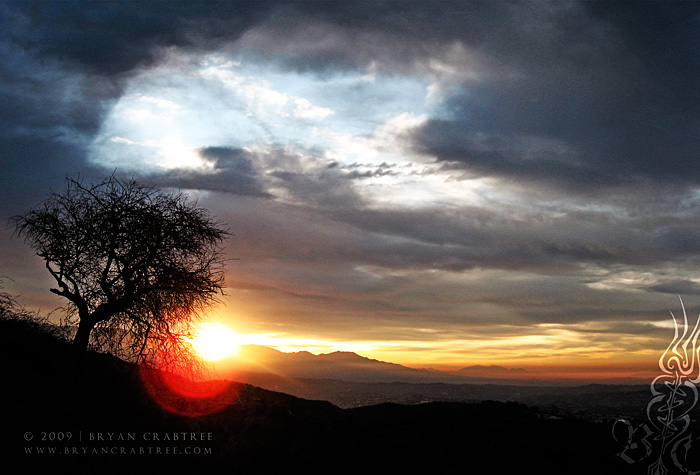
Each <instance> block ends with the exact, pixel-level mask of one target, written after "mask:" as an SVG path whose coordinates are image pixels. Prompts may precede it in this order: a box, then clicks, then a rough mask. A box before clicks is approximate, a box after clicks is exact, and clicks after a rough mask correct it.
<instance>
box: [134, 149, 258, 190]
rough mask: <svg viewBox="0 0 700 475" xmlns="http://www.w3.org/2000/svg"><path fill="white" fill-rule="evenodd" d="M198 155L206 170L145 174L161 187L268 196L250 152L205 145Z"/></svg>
mask: <svg viewBox="0 0 700 475" xmlns="http://www.w3.org/2000/svg"><path fill="white" fill-rule="evenodd" d="M198 154H199V156H200V157H201V158H202V159H203V160H204V161H205V162H206V163H208V164H209V165H210V167H211V168H209V167H207V168H206V169H205V170H198V169H175V170H172V171H168V172H164V173H159V174H156V175H151V176H150V177H149V175H146V177H148V178H150V180H152V181H154V182H155V183H156V184H158V186H161V187H176V188H185V189H194V190H209V191H221V192H226V193H230V194H233V195H245V196H258V197H270V196H271V195H270V194H269V193H267V192H266V191H265V190H264V188H263V186H262V184H261V183H260V180H259V179H258V176H257V172H256V171H255V169H254V168H253V166H252V164H251V158H250V154H249V152H247V151H245V150H242V149H237V148H227V147H206V148H202V149H200V150H199V151H198Z"/></svg>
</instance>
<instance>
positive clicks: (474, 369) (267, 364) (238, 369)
mask: <svg viewBox="0 0 700 475" xmlns="http://www.w3.org/2000/svg"><path fill="white" fill-rule="evenodd" d="M214 367H215V369H216V374H217V375H218V376H220V377H224V378H228V379H233V380H237V377H238V376H239V375H240V374H241V373H266V374H272V375H277V376H281V377H285V378H311V379H334V380H340V381H348V382H357V383H371V382H375V383H377V382H386V383H391V382H404V383H439V382H442V383H452V384H459V383H483V382H492V383H513V382H518V381H519V382H522V380H523V379H525V378H527V377H528V375H529V373H528V372H527V371H525V370H524V369H520V368H516V369H508V368H504V367H502V366H493V365H492V366H479V365H477V366H468V367H465V368H461V369H459V370H456V371H451V372H447V371H438V370H435V369H417V368H409V367H407V366H403V365H400V364H396V363H388V362H385V361H379V360H375V359H371V358H367V357H364V356H360V355H358V354H357V353H353V352H347V351H336V352H333V353H325V354H319V355H314V354H312V353H310V352H308V351H298V352H293V353H285V352H282V351H278V350H275V349H273V348H269V347H265V346H259V345H243V346H241V347H240V349H239V352H238V355H236V356H232V357H229V358H226V359H224V360H220V361H218V362H216V363H215V365H214Z"/></svg>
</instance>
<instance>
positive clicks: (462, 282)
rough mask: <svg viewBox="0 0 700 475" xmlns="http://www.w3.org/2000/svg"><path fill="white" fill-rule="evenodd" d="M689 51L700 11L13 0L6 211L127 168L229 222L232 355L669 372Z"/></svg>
mask: <svg viewBox="0 0 700 475" xmlns="http://www.w3.org/2000/svg"><path fill="white" fill-rule="evenodd" d="M698 51H700V4H698V3H696V2H653V1H647V2H624V1H616V2H607V1H605V2H595V1H587V2H577V1H547V2H535V1H526V2H525V1H524V2H506V1H483V2H480V1H454V2H453V1H431V2H424V1H415V2H412V1H410V0H409V1H401V2H389V1H352V2H335V1H332V2H320V1H291V2H284V1H273V2H265V1H254V2H244V1H237V2H192V1H188V2H148V1H142V2H138V3H134V2H119V1H112V2H100V1H90V2H87V1H84V2H80V1H78V2H70V1H62V2H50V1H43V2H33V1H20V2H12V1H2V2H0V116H1V117H2V121H0V160H1V163H2V173H1V174H0V203H1V204H0V219H2V220H4V221H5V222H7V220H8V219H9V218H10V217H11V216H13V215H16V214H19V213H23V212H25V211H27V210H28V209H30V208H31V207H32V206H35V205H36V204H38V203H39V202H40V201H41V200H42V199H44V198H45V197H46V195H47V194H48V193H49V191H50V190H55V191H60V190H62V189H63V188H64V187H65V178H66V177H76V176H81V177H84V179H85V180H87V181H91V182H98V181H100V180H102V179H103V178H105V177H106V176H108V175H110V174H112V173H115V174H116V175H117V176H119V177H125V178H135V179H136V180H138V181H140V182H142V183H144V184H148V185H152V186H157V187H159V188H161V189H163V190H166V191H172V190H182V191H184V192H185V193H187V194H188V195H189V196H191V197H192V198H193V199H196V200H197V201H198V203H199V204H200V205H201V206H203V207H205V208H207V209H208V210H210V212H211V213H212V214H213V215H214V216H216V217H217V218H218V219H220V220H221V221H223V222H224V223H226V226H227V227H228V228H229V229H230V230H231V232H232V233H233V234H234V235H233V237H232V238H231V239H230V240H229V241H228V243H227V247H226V251H225V252H226V255H227V256H228V257H230V258H231V261H230V262H229V263H228V266H227V275H226V286H227V289H226V296H225V297H224V298H223V300H222V302H221V304H220V305H219V306H217V307H216V308H215V309H213V310H212V312H211V314H210V315H208V316H207V318H209V319H211V320H212V321H215V322H221V323H225V324H226V325H229V326H230V327H231V328H233V329H235V331H236V332H238V333H239V334H240V335H239V336H240V337H241V339H242V340H241V341H245V342H250V343H259V344H266V345H269V346H273V347H276V348H279V349H283V350H285V351H298V350H309V351H312V352H315V353H319V352H330V351H335V350H343V351H355V352H357V353H359V354H361V355H363V356H367V357H371V358H376V359H381V360H384V361H391V362H395V363H401V364H406V365H409V366H411V365H412V366H422V367H428V366H431V367H447V366H454V367H459V366H466V365H470V364H500V365H503V366H507V367H521V368H534V367H551V368H559V369H561V368H564V369H565V370H566V371H573V372H575V371H584V370H585V369H586V368H589V369H590V368H603V371H605V370H607V371H610V372H616V374H617V373H619V372H620V371H622V372H623V373H624V372H626V373H625V374H628V375H631V374H633V373H634V372H635V371H642V370H643V371H651V372H654V371H655V368H657V366H656V364H657V363H656V362H657V360H658V358H659V356H660V355H661V352H662V351H663V350H664V349H665V348H666V346H667V345H668V344H669V343H670V342H671V339H672V338H673V320H672V317H671V312H673V313H674V315H676V316H677V317H680V316H682V307H681V301H680V299H679V297H680V298H682V300H683V303H684V304H685V307H686V308H687V310H688V315H689V318H690V320H691V321H692V322H694V320H695V318H697V315H698V312H699V311H700V226H699V223H700V206H699V205H700V160H699V158H700V157H699V156H698V155H699V151H700V146H699V145H700V143H699V142H700V128H699V126H700V94H698V91H700V84H699V83H700V56H699V55H698V54H697V52H698ZM0 243H1V244H0V245H1V246H2V254H1V255H0V275H2V276H3V277H4V279H3V286H4V290H5V291H8V292H10V293H12V294H16V295H19V301H20V302H21V303H23V304H25V305H28V306H29V307H31V308H35V309H40V310H41V311H43V312H48V311H50V310H52V309H54V308H55V307H58V306H60V305H62V302H61V301H60V299H58V298H57V297H56V296H54V295H53V294H50V293H49V292H48V288H49V287H50V286H51V281H50V276H49V275H48V273H46V271H45V269H44V268H43V264H42V262H41V260H40V259H39V258H38V257H36V256H34V255H33V254H32V251H31V250H30V249H29V248H28V247H27V246H26V245H25V244H24V243H23V242H22V241H21V240H20V239H18V238H16V237H14V236H13V230H12V228H11V226H7V227H2V230H1V232H0Z"/></svg>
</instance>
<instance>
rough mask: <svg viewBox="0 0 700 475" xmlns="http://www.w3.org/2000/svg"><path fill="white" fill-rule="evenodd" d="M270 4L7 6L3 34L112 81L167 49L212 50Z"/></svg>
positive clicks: (38, 3) (261, 15)
mask: <svg viewBox="0 0 700 475" xmlns="http://www.w3.org/2000/svg"><path fill="white" fill-rule="evenodd" d="M273 5H274V2H264V1H263V2H256V1H236V2H204V1H169V2H160V1H144V2H138V4H135V3H134V2H130V1H110V2H84V1H62V2H45V1H25V2H8V4H7V5H6V7H5V8H4V9H3V10H4V15H5V16H10V17H13V18H12V20H11V23H10V25H11V26H10V28H9V29H8V31H7V33H8V34H9V35H8V36H9V37H10V38H12V39H13V40H14V41H16V42H18V43H19V44H21V45H22V46H24V47H25V48H27V49H31V50H34V51H37V52H38V53H39V54H41V55H43V56H47V57H52V58H58V59H60V60H63V61H67V62H70V63H72V64H73V65H74V66H75V67H79V68H84V70H85V71H86V72H87V73H90V74H104V75H107V76H114V75H119V74H123V73H129V72H130V71H132V70H133V69H135V68H138V67H146V66H148V65H150V64H152V63H153V62H154V61H157V60H158V59H159V58H160V54H161V53H162V49H164V48H169V47H185V48H187V47H195V46H197V47H214V46H216V44H218V43H220V42H221V41H233V40H235V39H236V38H237V37H238V36H239V35H240V34H242V33H243V32H244V31H245V30H246V28H248V27H249V26H250V25H252V24H254V23H255V22H256V21H259V20H260V19H261V18H264V16H265V15H266V12H267V11H268V10H269V9H270V8H271V7H272V6H273Z"/></svg>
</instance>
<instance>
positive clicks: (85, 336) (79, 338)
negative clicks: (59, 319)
mask: <svg viewBox="0 0 700 475" xmlns="http://www.w3.org/2000/svg"><path fill="white" fill-rule="evenodd" d="M94 326H95V324H94V323H93V322H91V321H90V320H89V319H88V318H81V319H80V323H79V324H78V331H77V333H76V334H75V338H74V339H73V346H74V347H75V349H76V351H77V352H78V353H85V352H86V351H87V348H88V343H89V342H90V332H92V329H93V328H94Z"/></svg>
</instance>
